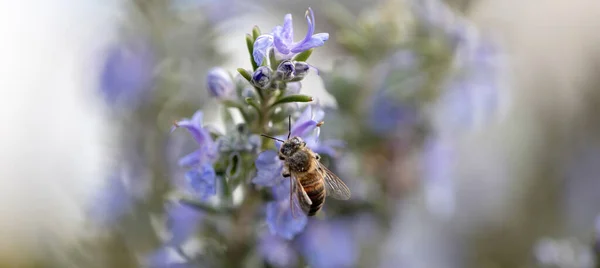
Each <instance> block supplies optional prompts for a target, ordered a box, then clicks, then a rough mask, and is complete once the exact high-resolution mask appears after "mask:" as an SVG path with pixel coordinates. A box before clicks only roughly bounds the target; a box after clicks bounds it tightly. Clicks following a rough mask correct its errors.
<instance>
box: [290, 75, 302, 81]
mask: <svg viewBox="0 0 600 268" xmlns="http://www.w3.org/2000/svg"><path fill="white" fill-rule="evenodd" d="M304 77H305V76H296V77H294V78H292V79H290V80H289V81H290V82H299V81H302V80H303V79H304Z"/></svg>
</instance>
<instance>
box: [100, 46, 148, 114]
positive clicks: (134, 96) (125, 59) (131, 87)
mask: <svg viewBox="0 0 600 268" xmlns="http://www.w3.org/2000/svg"><path fill="white" fill-rule="evenodd" d="M153 68H154V52H153V51H152V49H151V48H150V46H149V45H148V44H145V43H142V42H137V43H130V44H119V45H115V46H113V47H111V48H110V49H109V51H108V53H107V55H106V59H105V62H104V66H103V67H102V73H101V76H100V90H101V91H102V93H103V95H104V97H105V99H106V100H107V101H108V102H109V103H111V104H119V103H125V104H127V105H128V106H132V105H133V106H135V105H136V104H137V103H138V102H139V101H140V100H141V99H142V98H141V97H142V95H143V93H145V92H146V91H149V90H150V89H151V87H152V79H153V74H152V72H153Z"/></svg>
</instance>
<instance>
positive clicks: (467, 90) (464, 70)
mask: <svg viewBox="0 0 600 268" xmlns="http://www.w3.org/2000/svg"><path fill="white" fill-rule="evenodd" d="M411 3H412V5H413V8H414V11H415V14H416V15H417V18H418V19H420V21H421V22H423V23H425V24H426V25H427V26H428V27H429V28H431V29H436V30H441V32H442V33H443V34H444V36H443V38H445V39H447V40H448V41H449V42H450V45H451V46H452V49H453V50H454V65H455V67H456V68H457V70H458V71H459V74H458V75H455V76H450V77H449V79H448V84H447V85H446V87H445V90H444V92H442V96H441V97H440V103H439V106H440V111H439V116H438V117H439V118H438V121H439V125H442V126H443V127H444V128H447V127H449V128H450V129H447V130H446V131H448V132H450V133H455V132H456V130H457V129H464V128H465V127H473V126H478V125H481V124H483V123H485V122H487V121H489V119H490V118H491V117H493V116H495V115H497V114H498V113H499V112H501V111H500V108H501V107H500V106H501V103H502V102H503V101H504V100H505V99H506V96H501V95H500V94H501V93H504V92H505V91H504V90H502V89H501V88H502V87H503V86H504V84H503V82H504V81H503V79H505V78H506V77H505V74H506V72H505V69H506V65H505V62H504V59H503V57H502V51H501V49H499V48H498V44H496V43H494V42H493V41H492V40H490V39H487V38H485V37H484V36H482V34H481V33H480V32H479V30H478V29H477V28H476V27H475V26H474V25H472V24H471V23H470V22H468V21H467V20H465V19H464V18H462V17H461V16H458V15H457V14H455V13H454V12H453V11H452V10H451V9H450V8H449V7H448V6H447V5H446V4H444V3H443V1H439V0H422V1H414V0H413V1H411Z"/></svg>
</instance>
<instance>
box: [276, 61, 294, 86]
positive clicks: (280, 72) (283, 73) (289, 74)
mask: <svg viewBox="0 0 600 268" xmlns="http://www.w3.org/2000/svg"><path fill="white" fill-rule="evenodd" d="M295 70H296V68H295V66H294V63H292V62H291V61H289V60H285V61H283V62H281V63H280V64H279V67H277V77H278V78H279V79H281V80H283V81H289V80H290V79H292V78H294V71H295Z"/></svg>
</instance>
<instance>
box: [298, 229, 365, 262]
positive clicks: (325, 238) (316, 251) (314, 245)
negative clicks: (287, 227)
mask: <svg viewBox="0 0 600 268" xmlns="http://www.w3.org/2000/svg"><path fill="white" fill-rule="evenodd" d="M299 242H300V245H301V246H300V248H301V251H302V253H303V255H304V257H305V258H306V260H307V262H308V264H309V265H310V266H311V267H319V268H330V267H331V268H344V267H355V266H356V262H357V260H358V253H359V252H358V247H357V244H356V240H355V236H354V234H353V230H352V226H351V224H350V223H349V222H346V221H342V220H332V221H319V220H315V221H311V222H310V223H309V224H308V226H307V227H306V230H305V231H304V233H302V235H301V236H300V237H299Z"/></svg>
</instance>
